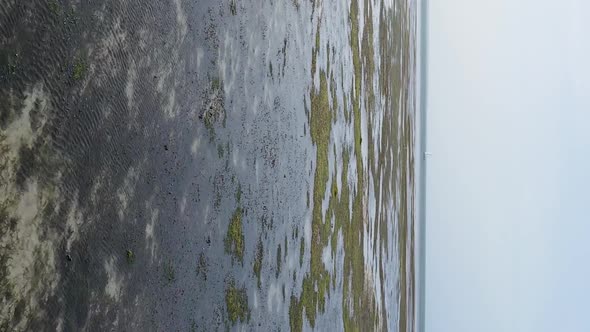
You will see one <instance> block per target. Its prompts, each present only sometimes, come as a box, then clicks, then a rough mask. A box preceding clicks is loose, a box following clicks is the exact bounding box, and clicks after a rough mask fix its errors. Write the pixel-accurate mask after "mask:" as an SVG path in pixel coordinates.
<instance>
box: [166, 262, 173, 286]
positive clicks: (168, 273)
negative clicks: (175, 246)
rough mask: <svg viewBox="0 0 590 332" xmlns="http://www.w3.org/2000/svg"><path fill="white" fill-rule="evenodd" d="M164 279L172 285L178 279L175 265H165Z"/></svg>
mask: <svg viewBox="0 0 590 332" xmlns="http://www.w3.org/2000/svg"><path fill="white" fill-rule="evenodd" d="M164 279H165V280H166V281H167V282H168V283H172V282H174V280H175V279H176V273H175V272H174V265H172V262H168V263H166V264H164Z"/></svg>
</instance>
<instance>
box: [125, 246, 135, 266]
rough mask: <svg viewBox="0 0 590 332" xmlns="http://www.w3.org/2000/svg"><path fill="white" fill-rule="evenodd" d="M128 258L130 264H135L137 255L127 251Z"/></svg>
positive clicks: (129, 250)
mask: <svg viewBox="0 0 590 332" xmlns="http://www.w3.org/2000/svg"><path fill="white" fill-rule="evenodd" d="M126 257H127V263H128V264H133V262H135V253H133V251H132V250H131V249H127V252H126Z"/></svg>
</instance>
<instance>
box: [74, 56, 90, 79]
mask: <svg viewBox="0 0 590 332" xmlns="http://www.w3.org/2000/svg"><path fill="white" fill-rule="evenodd" d="M86 69H87V66H86V62H84V60H82V59H78V60H76V63H75V64H74V69H73V70H72V78H73V79H74V80H76V81H79V80H81V79H82V78H84V75H85V74H86Z"/></svg>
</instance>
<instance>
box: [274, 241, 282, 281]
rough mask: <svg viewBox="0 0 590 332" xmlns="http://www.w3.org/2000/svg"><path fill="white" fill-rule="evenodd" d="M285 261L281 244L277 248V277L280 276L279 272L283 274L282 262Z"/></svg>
mask: <svg viewBox="0 0 590 332" xmlns="http://www.w3.org/2000/svg"><path fill="white" fill-rule="evenodd" d="M282 261H283V257H282V255H281V245H280V244H279V247H278V248H277V270H276V273H275V277H276V278H278V277H279V274H281V262H282Z"/></svg>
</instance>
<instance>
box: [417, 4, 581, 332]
mask: <svg viewBox="0 0 590 332" xmlns="http://www.w3.org/2000/svg"><path fill="white" fill-rule="evenodd" d="M429 7H430V8H429V18H430V21H429V65H428V75H429V81H428V91H429V96H428V110H427V112H428V123H427V127H428V130H427V135H428V138H427V149H428V150H430V151H431V152H432V153H433V156H432V158H431V159H429V161H428V169H427V172H428V173H427V192H426V215H427V219H426V318H425V320H426V331H435V332H438V331H441V332H446V331H449V332H450V331H452V332H456V331H459V332H461V331H469V332H471V331H493V332H498V331H535V332H536V331H541V332H542V331H568V332H569V331H584V332H586V331H590V195H589V190H590V101H589V99H590V1H585V0H560V1H555V0H552V1H544V0H541V1H540V0H536V1H532V0H530V1H528V0H494V1H483V0H481V1H475V0H429Z"/></svg>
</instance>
